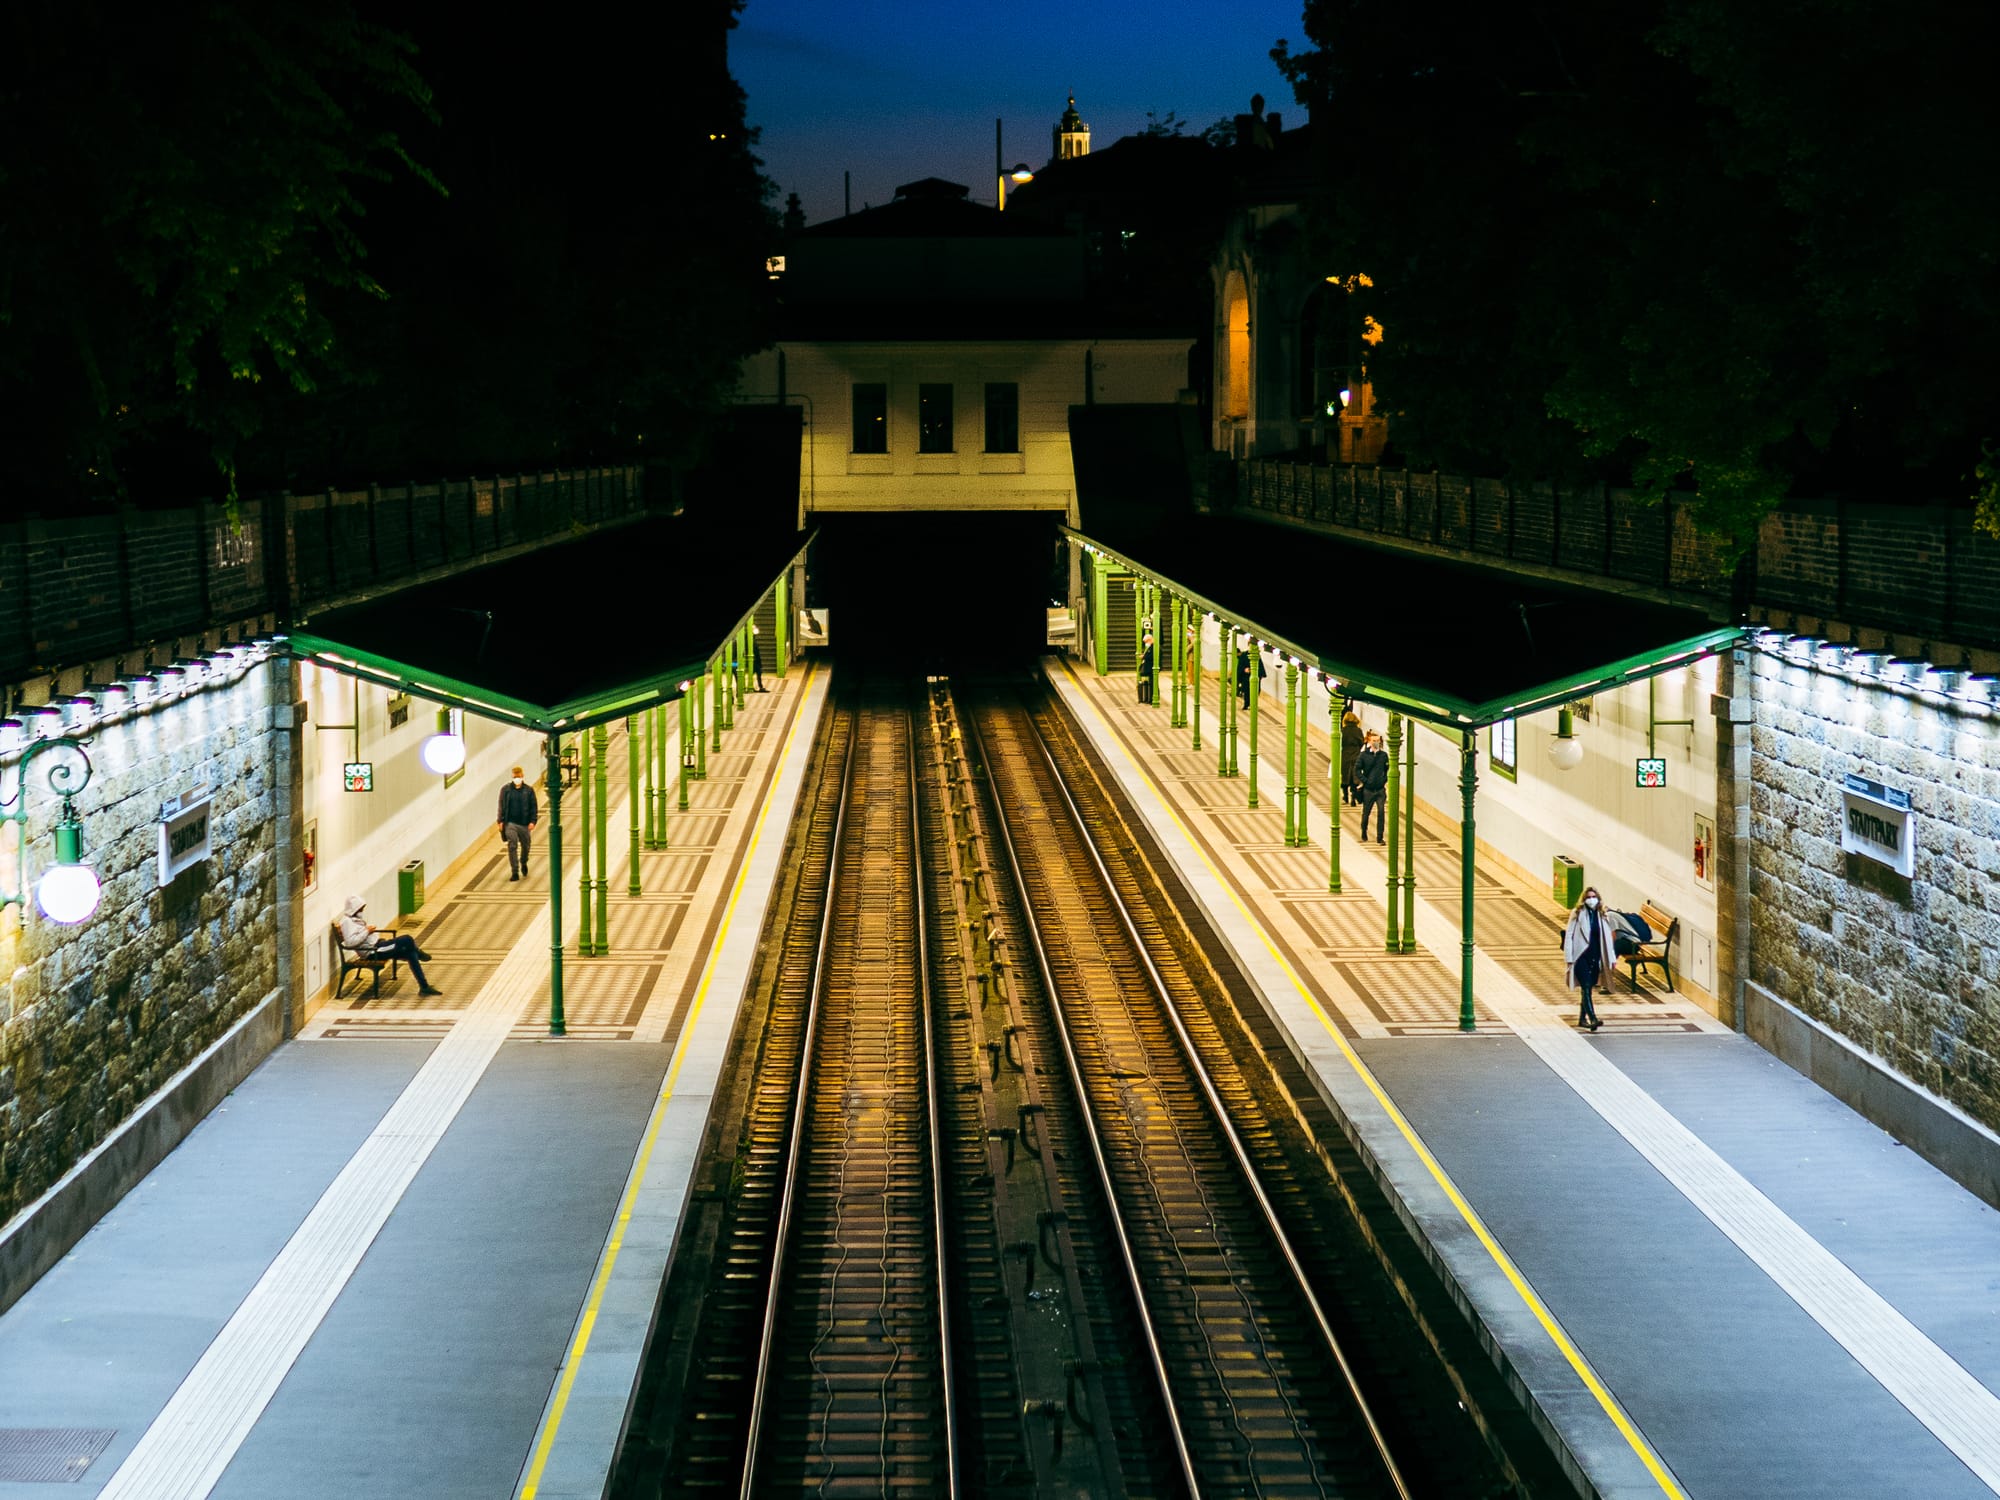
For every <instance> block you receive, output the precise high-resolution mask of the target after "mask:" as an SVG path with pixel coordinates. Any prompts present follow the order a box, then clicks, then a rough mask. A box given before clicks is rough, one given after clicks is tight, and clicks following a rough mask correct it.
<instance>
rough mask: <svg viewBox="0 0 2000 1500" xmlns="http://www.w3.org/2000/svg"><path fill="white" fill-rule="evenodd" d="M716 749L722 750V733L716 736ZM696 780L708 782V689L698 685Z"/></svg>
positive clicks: (695, 723)
mask: <svg viewBox="0 0 2000 1500" xmlns="http://www.w3.org/2000/svg"><path fill="white" fill-rule="evenodd" d="M715 742H716V743H715V748H716V749H717V750H720V749H721V748H722V731H721V730H717V731H716V734H715ZM694 779H695V780H696V781H706V780H708V689H707V687H706V685H698V686H696V688H695V690H694Z"/></svg>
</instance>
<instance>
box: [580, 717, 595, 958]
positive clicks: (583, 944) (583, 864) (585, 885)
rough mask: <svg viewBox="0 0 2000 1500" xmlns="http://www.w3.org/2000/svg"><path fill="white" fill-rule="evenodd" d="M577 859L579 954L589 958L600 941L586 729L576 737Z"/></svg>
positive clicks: (588, 733)
mask: <svg viewBox="0 0 2000 1500" xmlns="http://www.w3.org/2000/svg"><path fill="white" fill-rule="evenodd" d="M576 790H577V798H576V858H577V872H578V873H577V879H576V887H577V892H576V893H577V902H578V905H577V909H576V910H577V926H576V951H577V952H578V953H579V954H581V955H582V956H583V957H585V958H588V957H590V955H591V954H592V953H594V952H596V951H597V939H596V937H595V935H594V934H593V933H592V931H591V925H590V923H591V917H590V910H591V908H590V890H591V879H590V856H591V854H592V853H593V852H595V846H593V845H592V843H591V841H590V731H589V730H588V729H582V730H578V731H577V735H576Z"/></svg>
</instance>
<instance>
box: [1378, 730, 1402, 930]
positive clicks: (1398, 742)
mask: <svg viewBox="0 0 2000 1500" xmlns="http://www.w3.org/2000/svg"><path fill="white" fill-rule="evenodd" d="M1402 758H1403V716H1402V715H1401V714H1399V713H1391V714H1390V715H1389V809H1388V810H1389V818H1388V823H1389V886H1388V901H1387V902H1386V903H1385V904H1386V905H1387V906H1388V908H1389V935H1388V937H1387V938H1386V939H1385V940H1384V943H1383V946H1384V947H1386V948H1387V949H1388V950H1389V951H1390V952H1391V953H1401V952H1402V951H1403V940H1402V936H1401V934H1400V933H1399V932H1398V931H1397V915H1396V887H1397V885H1398V884H1399V883H1400V882H1401V879H1402V877H1401V876H1400V875H1398V874H1397V871H1398V869H1399V868H1400V866H1399V865H1398V864H1397V863H1396V855H1397V853H1398V852H1399V850H1400V847H1401V846H1400V842H1399V840H1398V838H1397V835H1398V833H1399V831H1400V830H1401V828H1402V826H1403V820H1402V818H1401V817H1399V816H1398V814H1399V813H1400V812H1401V810H1402V804H1401V803H1399V802H1398V801H1397V800H1396V799H1397V796H1398V795H1399V793H1400V791H1401V781H1402V777H1401V776H1400V775H1399V774H1398V766H1399V764H1400V762H1401V761H1402Z"/></svg>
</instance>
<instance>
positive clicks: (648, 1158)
mask: <svg viewBox="0 0 2000 1500" xmlns="http://www.w3.org/2000/svg"><path fill="white" fill-rule="evenodd" d="M818 670H819V663H817V662H808V663H807V664H806V675H805V680H804V681H803V682H802V683H801V684H800V685H799V702H800V706H801V710H803V706H804V703H805V697H806V695H807V694H808V693H810V692H811V691H812V681H813V675H814V674H815V673H816V672H817V671H818ZM804 718H805V714H804V712H803V711H801V712H800V713H798V714H797V715H795V716H794V717H793V719H792V727H791V728H790V729H789V730H787V731H786V733H785V746H784V749H782V750H781V751H779V752H778V770H777V771H776V772H774V773H773V775H772V777H771V790H770V792H769V794H768V795H766V796H765V798H764V806H763V807H762V808H761V809H760V810H759V811H758V814H757V824H756V827H755V828H754V829H753V830H752V831H751V834H750V844H749V847H748V848H746V849H745V850H744V851H743V862H742V864H741V865H739V866H738V867H737V870H736V886H735V889H734V890H732V891H731V892H730V893H729V904H728V905H727V906H725V907H724V908H723V911H722V922H721V925H720V926H718V927H717V928H716V932H715V941H714V943H713V944H711V945H710V947H709V950H708V963H707V966H706V967H705V968H704V969H703V971H702V976H701V984H700V986H699V987H698V988H697V989H696V990H695V992H694V1004H693V1005H691V1006H689V1007H688V1015H687V1020H686V1021H685V1022H683V1023H682V1025H681V1035H680V1040H679V1041H678V1042H677V1043H675V1044H674V1056H673V1061H672V1062H671V1063H669V1064H668V1066H667V1076H666V1079H665V1080H664V1081H663V1082H662V1083H661V1084H660V1095H659V1098H658V1099H657V1100H655V1101H654V1104H653V1118H652V1119H651V1120H649V1121H648V1122H647V1124H646V1136H645V1139H644V1141H642V1142H641V1143H640V1146H639V1160H638V1164H637V1167H636V1169H635V1170H634V1172H633V1173H632V1183H631V1186H629V1187H628V1188H626V1190H625V1199H624V1201H623V1202H622V1203H620V1204H619V1205H618V1220H617V1222H616V1223H615V1224H614V1225H613V1226H612V1229H611V1239H610V1241H609V1242H608V1243H607V1244H606V1245H605V1248H604V1264H603V1265H602V1266H601V1267H600V1268H599V1269H598V1272H597V1279H596V1281H595V1282H593V1283H592V1284H591V1288H590V1300H589V1301H588V1302H586V1303H585V1304H584V1307H583V1316H582V1317H581V1318H579V1319H578V1320H577V1324H576V1333H575V1335H574V1336H573V1337H572V1338H571V1339H570V1344H569V1350H568V1352H567V1353H566V1354H565V1355H564V1356H563V1373H562V1379H561V1380H559V1381H558V1382H557V1383H556V1393H555V1397H554V1399H553V1400H552V1401H551V1402H550V1403H549V1419H548V1425H547V1426H546V1427H544V1428H543V1430H542V1439H541V1441H540V1442H538V1443H537V1444H535V1454H534V1458H533V1459H532V1460H531V1461H530V1462H529V1464H528V1474H527V1477H526V1479H524V1480H523V1481H522V1483H521V1500H534V1496H535V1493H536V1491H537V1489H538V1488H539V1487H540V1485H541V1482H542V1470H543V1469H545V1468H547V1467H548V1462H549V1452H550V1450H551V1449H553V1448H554V1447H555V1441H556V1431H557V1429H559V1428H560V1427H561V1426H562V1421H563V1413H564V1411H565V1410H566V1409H567V1408H568V1406H569V1392H570V1387H571V1386H572V1385H574V1384H575V1383H576V1372H577V1367H578V1366H579V1365H581V1364H582V1362H583V1355H584V1351H585V1350H586V1349H588V1348H589V1347H590V1335H591V1332H592V1330H593V1329H595V1328H596V1326H597V1309H598V1307H599V1305H600V1304H601V1303H602V1302H603V1301H604V1288H605V1286H606V1285H607V1284H608V1283H609V1282H610V1280H611V1268H612V1267H613V1266H615V1265H617V1264H618V1252H619V1251H620V1250H622V1249H623V1248H624V1245H625V1226H626V1225H627V1224H628V1223H630V1222H631V1219H632V1205H633V1204H634V1203H635V1202H636V1201H637V1200H638V1197H639V1190H640V1189H641V1188H642V1187H644V1186H645V1184H646V1173H647V1171H648V1169H650V1167H651V1166H652V1163H653V1146H654V1144H655V1143H656V1142H657V1141H658V1140H659V1138H660V1126H661V1124H662V1123H663V1122H664V1121H665V1119H666V1116H667V1105H668V1103H669V1102H670V1101H671V1100H672V1098H673V1094H674V1084H675V1082H676V1081H677V1080H678V1079H679V1078H680V1074H681V1064H682V1063H683V1062H685V1061H686V1060H687V1051H688V1043H689V1040H690V1039H691V1038H692V1037H693V1036H694V1030H695V1022H696V1021H697V1020H699V1019H700V1017H701V1007H702V1003H703V1002H704V1001H705V1000H707V998H708V987H709V985H710V984H711V983H712V982H713V981H714V979H715V967H716V965H717V964H718V963H720V962H721V959H722V945H723V941H724V939H726V938H727V937H728V936H729V926H730V923H732V922H733V921H735V919H736V904H737V902H739V901H740V900H742V898H743V882H744V881H745V880H747V879H748V878H749V876H750V860H751V856H753V855H754V854H755V853H756V852H757V845H758V843H759V842H760V841H761V840H762V839H763V837H764V824H765V822H766V821H767V820H768V819H769V818H770V815H771V809H772V807H773V806H775V805H776V803H777V798H778V780H779V777H780V776H782V775H783V772H784V766H785V762H786V761H787V760H789V759H790V758H791V754H792V742H793V741H794V740H795V739H797V738H798V733H799V725H800V723H801V722H803V720H804Z"/></svg>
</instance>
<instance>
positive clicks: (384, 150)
mask: <svg viewBox="0 0 2000 1500" xmlns="http://www.w3.org/2000/svg"><path fill="white" fill-rule="evenodd" d="M736 9H737V7H736V6H735V5H734V4H732V3H731V0H707V3H703V4H695V5H683V6H675V7H660V8H656V9H654V10H650V11H643V12H636V13H631V14H626V13H623V12H617V13H614V12H611V11H609V10H608V9H607V10H605V11H602V12H599V13H596V14H592V13H576V12H558V13H553V14H552V13H547V12H537V13H534V14H532V15H530V14H529V13H526V12H521V13H519V14H509V13H508V12H507V11H505V10H504V9H502V10H493V9H489V10H487V11H483V12H479V13H478V14H477V15H476V16H473V15H469V14H468V13H467V12H466V11H465V10H464V9H463V8H462V7H450V6H445V5H443V4H441V3H434V0H429V3H419V4H414V5H411V4H401V5H397V6H394V7H388V6H383V7H382V8H381V11H380V14H379V15H376V16H374V17H372V18H371V17H370V16H369V14H368V11H367V7H366V6H365V5H364V6H363V7H362V9H361V10H360V11H356V10H354V9H351V8H348V7H343V6H340V5H313V4H308V3H287V0H279V3H278V4H276V5H266V6H257V7H244V6H239V5H236V4H232V3H229V0H222V3H216V4H210V5H206V6H203V7H188V8H169V10H168V11H166V12H161V13H159V14H158V15H157V16H149V17H141V16H139V13H136V12H134V13H131V14H124V13H122V11H123V8H117V10H116V11H114V9H113V8H93V7H92V6H90V5H85V6H83V7H77V6H75V5H72V4H67V3H65V4H57V3H54V0H25V3H24V4H22V5H19V6H15V7H12V8H11V9H10V10H9V12H8V13H7V15H6V17H5V19H4V20H0V54H4V55H5V56H6V57H7V58H8V59H9V61H8V62H7V63H5V64H0V66H4V67H5V68H6V70H7V78H6V83H5V92H4V95H0V141H4V144H0V444H4V456H3V457H0V484H4V485H5V491H4V503H5V508H6V510H7V511H8V512H9V513H20V512H22V511H26V510H39V511H42V512H44V513H52V512H59V511H63V510H72V509H76V508H79V507H88V506H94V505H103V504H107V503H112V502H116V501H124V502H128V503H137V504H142V505H153V504H165V505H171V504H184V503H186V502H187V501H189V500H190V499H192V498H194V497H196V496H198V495H202V494H208V495H220V494H223V493H226V492H228V491H229V490H230V489H231V487H232V486H234V485H237V484H240V485H241V486H242V487H244V488H246V489H267V488H279V487H291V488H310V487H317V486H320V485H326V484H341V485H348V484H355V483H365V482H367V481H369V480H374V479H379V480H397V479H403V478H409V477H425V476H431V475H444V474H450V475H460V474H465V473H469V472H475V471H477V472H487V471H492V470H507V471H512V470H515V469H533V468H537V467H541V466H546V465H551V464H556V463H567V462H580V461H592V460H608V459H614V458H616V459H628V458H630V457H632V456H634V455H635V454H636V455H644V454H650V453H659V454H661V455H663V456H667V457H669V458H670V459H672V460H673V461H676V462H688V461H691V460H692V457H693V449H694V447H695V446H697V442H698V437H699V434H700V432H701V430H702V426H703V419H704V415H705V414H707V413H710V412H712V411H713V410H715V408H716V406H717V405H718V403H719V401H720V399H721V397H722V395H723V394H724V393H725V392H726V389H727V386H728V384H729V382H730V380H731V378H732V377H733V370H734V364H735V361H736V360H737V359H738V358H739V357H740V356H741V355H742V354H743V353H745V352H747V351H748V350H749V349H751V348H754V347H756V346H757V344H758V343H759V342H761V339H762V334H763V318H764V316H765V313H764V308H765V303H766V301H767V300H768V292H767V288H768V283H767V282H766V280H765V278H764V274H763V261H764V257H765V255H766V254H768V253H769V251H770V248H771V246H772V243H773V240H774V238H775V226H774V223H773V220H772V216H771V214H770V212H769V209H768V207H767V205H766V202H765V196H766V184H765V183H764V182H763V180H762V178H761V177H760V176H759V175H758V171H757V162H756V159H755V157H754V156H753V155H752V152H751V147H752V140H751V138H750V136H749V134H748V132H747V131H746V129H745V126H744V119H743V96H742V93H741V91H740V90H739V89H738V88H737V87H736V85H735V83H734V82H733V80H731V78H730V77H729V74H728V69H727V58H726V49H725V42H726V36H727V31H728V28H729V27H730V26H731V25H732V24H733V22H734V13H735V10H736ZM419 164H420V165H419Z"/></svg>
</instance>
